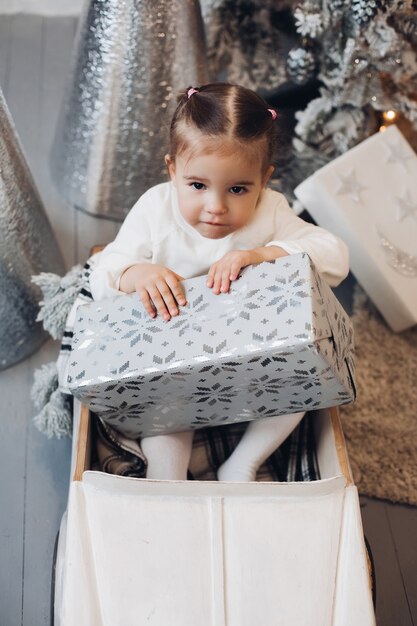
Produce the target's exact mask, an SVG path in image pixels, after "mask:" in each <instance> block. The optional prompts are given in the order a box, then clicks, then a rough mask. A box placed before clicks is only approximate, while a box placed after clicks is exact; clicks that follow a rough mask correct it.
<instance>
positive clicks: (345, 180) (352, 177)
mask: <svg viewBox="0 0 417 626" xmlns="http://www.w3.org/2000/svg"><path fill="white" fill-rule="evenodd" d="M338 176H339V178H340V183H341V186H340V188H339V189H338V191H337V192H336V193H337V195H338V196H342V195H348V196H350V198H351V200H353V201H354V202H356V203H357V204H360V203H361V197H360V195H359V194H360V193H361V192H362V191H365V189H367V187H365V186H364V185H362V183H360V182H359V181H358V179H357V177H356V172H355V171H354V170H351V172H350V173H349V174H340V173H339V174H338Z"/></svg>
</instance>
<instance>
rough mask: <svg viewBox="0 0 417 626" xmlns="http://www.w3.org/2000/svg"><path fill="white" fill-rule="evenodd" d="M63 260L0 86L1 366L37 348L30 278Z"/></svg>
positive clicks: (40, 337)
mask: <svg viewBox="0 0 417 626" xmlns="http://www.w3.org/2000/svg"><path fill="white" fill-rule="evenodd" d="M42 271H55V272H59V273H61V272H63V271H64V263H63V260H62V256H61V252H60V250H59V247H58V244H57V242H56V240H55V237H54V234H53V232H52V229H51V226H50V224H49V221H48V218H47V216H46V213H45V211H44V209H43V206H42V202H41V199H40V197H39V194H38V191H37V189H36V186H35V182H34V180H33V178H32V175H31V173H30V171H29V167H28V165H27V162H26V159H25V156H24V154H23V151H22V148H21V146H20V142H19V140H18V136H17V133H16V129H15V127H14V125H13V122H12V118H11V116H10V113H9V111H8V108H7V105H6V102H5V100H4V99H3V96H2V94H1V91H0V370H1V369H5V368H7V367H9V366H10V365H13V364H14V363H17V362H18V361H20V360H22V359H24V358H26V357H27V356H29V355H30V354H31V353H32V352H34V351H35V350H36V349H37V348H39V346H40V345H41V344H42V343H43V341H45V339H46V338H47V335H46V334H45V333H44V331H43V329H42V325H41V324H40V323H39V322H37V315H38V312H39V301H40V299H41V292H40V289H39V288H38V287H36V286H35V285H34V284H33V283H32V282H31V277H32V275H33V274H38V273H39V272H42Z"/></svg>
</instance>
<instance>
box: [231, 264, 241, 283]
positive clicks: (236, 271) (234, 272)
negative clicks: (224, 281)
mask: <svg viewBox="0 0 417 626" xmlns="http://www.w3.org/2000/svg"><path fill="white" fill-rule="evenodd" d="M241 269H242V266H241V264H240V263H233V265H232V266H231V268H230V280H237V277H238V276H239V272H240V270H241Z"/></svg>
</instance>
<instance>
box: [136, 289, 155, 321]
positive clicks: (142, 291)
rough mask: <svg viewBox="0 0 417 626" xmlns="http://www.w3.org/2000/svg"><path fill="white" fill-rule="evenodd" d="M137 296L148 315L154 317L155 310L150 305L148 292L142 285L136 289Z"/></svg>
mask: <svg viewBox="0 0 417 626" xmlns="http://www.w3.org/2000/svg"><path fill="white" fill-rule="evenodd" d="M137 293H138V296H139V298H140V300H141V302H142V304H143V306H144V307H145V311H146V312H147V313H148V314H149V315H150V317H155V315H156V311H155V308H154V306H153V305H152V302H151V299H150V296H149V293H148V292H147V291H146V289H145V288H144V287H142V288H141V289H139V290H138V291H137Z"/></svg>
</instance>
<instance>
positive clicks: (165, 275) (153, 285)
mask: <svg viewBox="0 0 417 626" xmlns="http://www.w3.org/2000/svg"><path fill="white" fill-rule="evenodd" d="M182 280H184V279H183V278H182V276H179V275H178V274H176V273H175V272H173V271H171V270H170V269H168V268H167V267H163V266H162V265H155V264H153V263H136V264H135V265H132V266H131V267H128V268H127V270H125V271H124V272H123V274H122V277H121V279H120V291H124V292H125V293H133V292H134V291H136V292H137V294H138V295H139V298H140V299H141V301H142V304H143V306H144V307H145V309H146V311H147V313H149V315H150V316H151V317H155V316H156V314H157V312H158V313H159V315H162V317H163V318H164V320H166V321H169V320H170V319H171V316H175V315H178V313H179V309H178V306H179V305H181V306H184V305H185V304H187V301H186V299H185V296H184V290H183V288H182V286H181V284H180V281H182Z"/></svg>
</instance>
